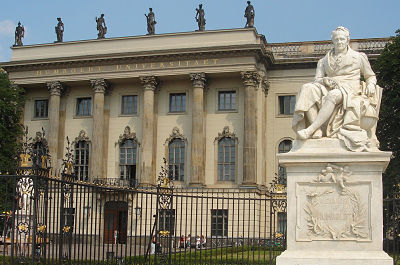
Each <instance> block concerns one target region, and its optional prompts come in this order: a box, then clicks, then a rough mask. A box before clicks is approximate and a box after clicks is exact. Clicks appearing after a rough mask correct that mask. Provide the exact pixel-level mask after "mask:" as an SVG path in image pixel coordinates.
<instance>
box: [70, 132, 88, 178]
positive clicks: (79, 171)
mask: <svg viewBox="0 0 400 265" xmlns="http://www.w3.org/2000/svg"><path fill="white" fill-rule="evenodd" d="M79 143H85V144H86V145H87V149H86V148H81V147H77V146H76V145H77V144H79ZM78 150H80V151H84V152H85V154H84V155H85V161H86V160H87V165H86V164H80V163H77V162H76V161H77V158H76V157H77V155H76V154H77V151H78ZM74 152H75V156H74V159H75V161H74V162H75V163H74V171H75V176H76V177H77V179H78V180H81V181H88V180H89V175H90V154H91V143H90V141H85V140H79V141H78V142H75V144H74ZM80 155H81V153H80ZM79 158H80V159H79V161H82V158H81V156H79ZM85 167H86V169H87V170H85ZM77 168H78V169H79V170H77ZM80 168H83V169H84V170H83V172H86V173H87V175H86V176H83V177H82V176H81V174H80V173H81V172H82V171H81V170H80Z"/></svg>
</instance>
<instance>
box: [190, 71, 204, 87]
mask: <svg viewBox="0 0 400 265" xmlns="http://www.w3.org/2000/svg"><path fill="white" fill-rule="evenodd" d="M189 76H190V80H191V81H192V83H193V87H200V88H205V86H206V81H207V79H206V74H205V73H190V74H189Z"/></svg>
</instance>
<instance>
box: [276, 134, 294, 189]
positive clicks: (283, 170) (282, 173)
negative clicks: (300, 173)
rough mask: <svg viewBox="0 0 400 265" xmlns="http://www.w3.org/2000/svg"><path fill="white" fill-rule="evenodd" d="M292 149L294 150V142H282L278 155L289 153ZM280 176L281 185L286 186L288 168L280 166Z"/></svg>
mask: <svg viewBox="0 0 400 265" xmlns="http://www.w3.org/2000/svg"><path fill="white" fill-rule="evenodd" d="M290 149H292V141H291V140H283V141H282V142H280V143H279V147H278V153H287V152H289V151H290ZM278 175H279V184H285V185H286V179H287V174H286V168H284V167H282V166H281V165H278Z"/></svg>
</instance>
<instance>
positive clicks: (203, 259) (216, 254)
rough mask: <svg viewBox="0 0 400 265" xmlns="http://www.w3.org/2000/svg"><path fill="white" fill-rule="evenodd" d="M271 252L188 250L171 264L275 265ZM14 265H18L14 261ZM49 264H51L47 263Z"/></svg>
mask: <svg viewBox="0 0 400 265" xmlns="http://www.w3.org/2000/svg"><path fill="white" fill-rule="evenodd" d="M280 253H281V251H280V250H279V251H275V252H273V253H271V254H272V255H273V256H272V257H276V256H277V255H279V254H280ZM269 258H270V256H269V251H268V248H266V249H265V250H264V247H222V248H217V249H206V250H201V251H200V250H195V249H191V250H186V251H181V252H176V253H172V256H171V264H197V265H211V264H217V265H222V264H226V265H229V264H241V265H244V264H255V265H261V264H275V261H272V262H271V263H270V262H269ZM157 259H158V260H157V263H158V264H161V262H160V260H159V256H157ZM0 264H4V265H9V264H11V258H10V257H1V256H0ZM14 264H18V263H17V262H16V261H14ZM29 264H35V265H36V264H43V263H40V262H32V263H29ZM47 264H50V263H49V262H47ZM64 264H71V265H81V264H82V265H83V264H94V265H119V264H124V265H134V264H135V265H136V264H149V265H153V264H154V265H155V264H156V263H155V256H154V255H151V256H150V257H148V258H147V260H146V262H145V259H144V256H135V257H125V258H124V260H123V261H122V263H119V262H118V261H116V260H112V261H91V262H90V261H86V260H80V261H78V260H73V261H71V263H64Z"/></svg>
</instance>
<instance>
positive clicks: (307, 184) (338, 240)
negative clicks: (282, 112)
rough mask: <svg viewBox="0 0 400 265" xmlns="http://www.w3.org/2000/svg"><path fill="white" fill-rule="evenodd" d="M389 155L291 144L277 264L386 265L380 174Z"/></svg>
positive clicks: (316, 143)
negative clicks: (284, 230) (284, 241)
mask: <svg viewBox="0 0 400 265" xmlns="http://www.w3.org/2000/svg"><path fill="white" fill-rule="evenodd" d="M390 156H391V153H390V152H381V151H379V150H375V151H372V152H350V151H347V150H346V149H345V147H344V146H343V143H342V142H341V141H340V140H338V139H318V140H307V141H295V142H294V145H293V148H292V151H290V152H289V153H285V154H279V155H278V159H279V163H280V164H281V165H283V166H285V167H286V171H287V250H286V251H284V252H283V253H282V254H281V255H280V256H279V257H278V258H277V264H278V265H314V264H315V265H317V264H318V265H325V264H352V265H354V264H359V265H369V264H377V265H378V264H379V265H389V264H390V265H392V264H393V260H392V258H390V257H389V256H388V255H387V254H386V253H385V252H383V250H382V240H383V216H382V172H383V171H384V170H385V168H386V166H387V164H388V163H389V160H390Z"/></svg>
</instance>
